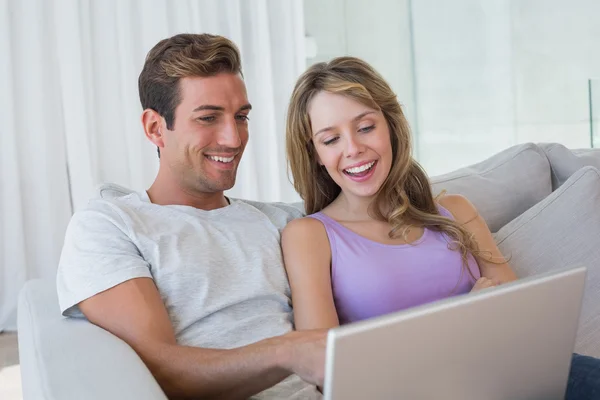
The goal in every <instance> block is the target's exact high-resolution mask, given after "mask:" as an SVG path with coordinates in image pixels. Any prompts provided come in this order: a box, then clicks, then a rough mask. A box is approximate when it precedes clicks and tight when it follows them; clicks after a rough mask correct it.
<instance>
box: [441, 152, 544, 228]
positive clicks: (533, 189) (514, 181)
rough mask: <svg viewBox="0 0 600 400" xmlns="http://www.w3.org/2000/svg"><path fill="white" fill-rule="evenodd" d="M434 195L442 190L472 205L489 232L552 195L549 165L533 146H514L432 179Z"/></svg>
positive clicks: (541, 153) (542, 154) (542, 153)
mask: <svg viewBox="0 0 600 400" xmlns="http://www.w3.org/2000/svg"><path fill="white" fill-rule="evenodd" d="M431 182H432V190H433V193H434V195H437V194H439V193H440V192H442V191H443V190H445V191H446V192H447V193H449V194H461V195H463V196H465V197H466V198H467V199H469V200H470V201H471V203H473V205H474V206H475V207H476V208H477V210H478V211H479V213H480V214H481V216H482V217H483V218H484V220H485V221H486V222H487V224H488V227H489V228H490V230H491V231H492V232H497V231H498V230H499V229H500V228H502V227H503V226H504V225H506V224H507V223H508V222H510V221H512V220H513V219H514V218H516V217H518V216H519V215H521V214H522V213H523V212H525V211H526V210H528V209H529V208H531V207H532V206H533V205H535V204H537V203H538V202H540V201H541V200H542V199H544V198H545V197H546V196H548V195H549V194H550V193H552V179H551V173H550V164H549V162H548V158H547V157H546V155H545V153H544V151H543V150H542V149H541V148H539V147H538V146H537V145H535V144H533V143H527V144H522V145H517V146H513V147H511V148H508V149H506V150H504V151H502V152H500V153H498V154H496V155H494V156H492V157H490V158H488V159H487V160H485V161H482V162H480V163H477V164H474V165H471V166H468V167H465V168H461V169H459V170H456V171H454V172H451V173H448V174H445V175H440V176H436V177H432V178H431Z"/></svg>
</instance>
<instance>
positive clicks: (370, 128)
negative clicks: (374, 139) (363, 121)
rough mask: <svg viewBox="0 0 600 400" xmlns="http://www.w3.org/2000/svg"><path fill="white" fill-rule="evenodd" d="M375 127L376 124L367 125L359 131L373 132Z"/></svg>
mask: <svg viewBox="0 0 600 400" xmlns="http://www.w3.org/2000/svg"><path fill="white" fill-rule="evenodd" d="M373 129H375V125H370V126H365V127H364V128H360V129H359V130H358V131H359V132H362V133H367V132H371V131H372V130H373Z"/></svg>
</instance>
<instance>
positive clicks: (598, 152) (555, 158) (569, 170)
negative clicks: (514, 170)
mask: <svg viewBox="0 0 600 400" xmlns="http://www.w3.org/2000/svg"><path fill="white" fill-rule="evenodd" d="M539 146H540V148H541V149H542V150H543V151H544V152H545V153H546V156H547V157H548V160H549V161H550V168H551V172H552V189H553V190H556V189H557V188H559V187H560V186H561V185H562V184H563V183H565V181H566V180H567V179H569V177H570V176H571V175H573V174H574V173H575V172H576V171H578V170H579V169H581V168H583V167H585V166H591V167H595V168H598V169H600V149H577V150H570V149H568V148H566V147H565V146H563V145H562V144H559V143H540V144H539Z"/></svg>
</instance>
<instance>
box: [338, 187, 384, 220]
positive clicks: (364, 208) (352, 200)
mask: <svg viewBox="0 0 600 400" xmlns="http://www.w3.org/2000/svg"><path fill="white" fill-rule="evenodd" d="M374 201H375V196H371V197H359V196H352V195H346V194H345V193H344V192H342V193H340V194H339V196H338V197H337V198H336V199H335V200H334V201H333V202H332V203H331V205H330V207H331V208H332V211H334V212H335V214H336V216H337V217H338V218H340V219H344V220H354V221H364V220H372V219H373V217H372V216H371V215H370V214H369V209H370V207H371V205H372V204H373V202H374Z"/></svg>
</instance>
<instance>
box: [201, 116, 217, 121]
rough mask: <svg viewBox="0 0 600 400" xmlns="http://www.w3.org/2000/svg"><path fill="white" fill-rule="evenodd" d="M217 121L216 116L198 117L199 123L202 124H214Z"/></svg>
mask: <svg viewBox="0 0 600 400" xmlns="http://www.w3.org/2000/svg"><path fill="white" fill-rule="evenodd" d="M214 120H215V116H214V115H209V116H208V117H198V121H202V122H213V121H214Z"/></svg>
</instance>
